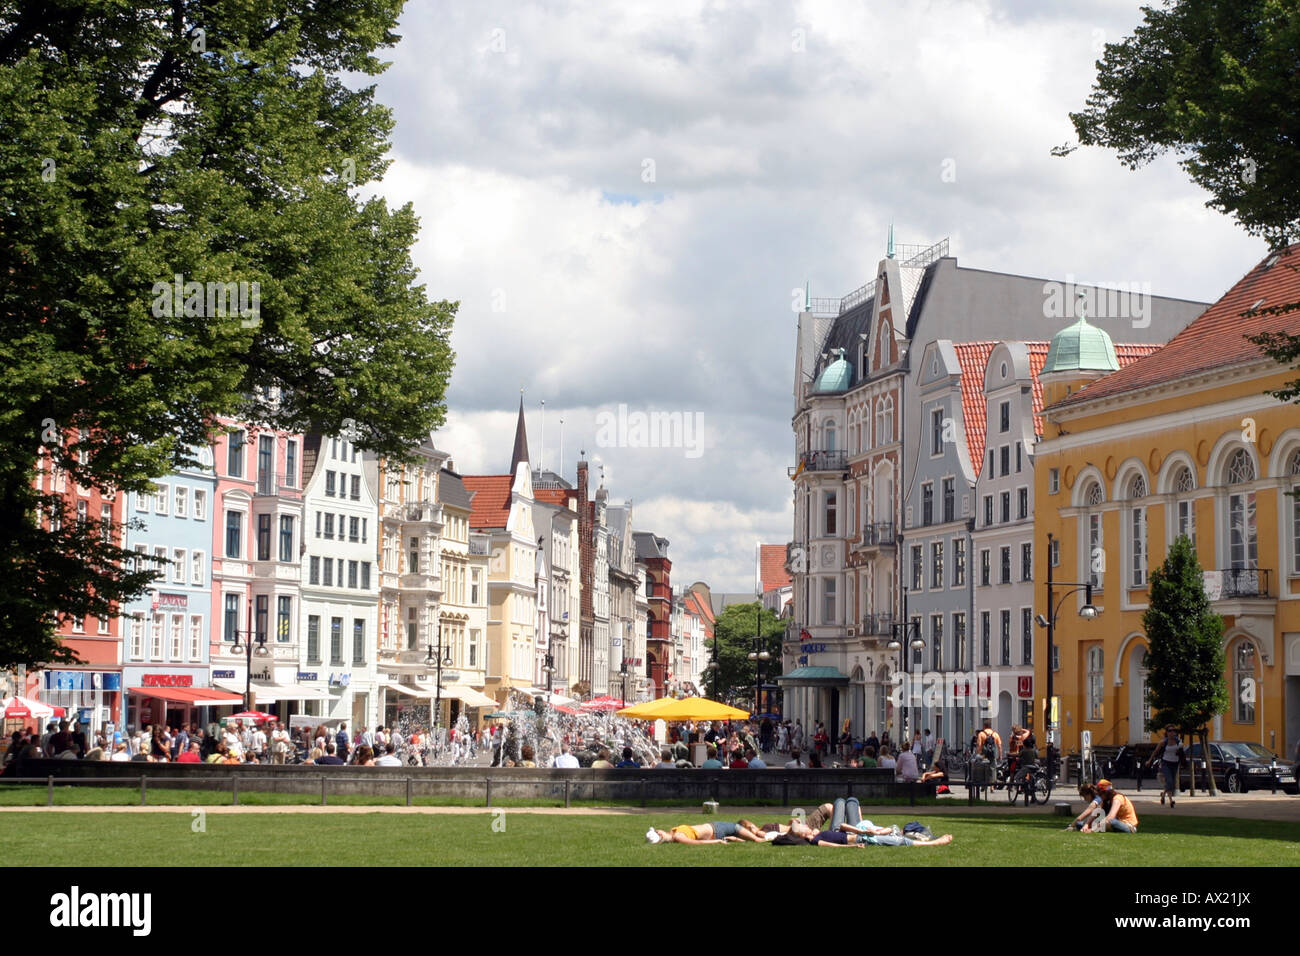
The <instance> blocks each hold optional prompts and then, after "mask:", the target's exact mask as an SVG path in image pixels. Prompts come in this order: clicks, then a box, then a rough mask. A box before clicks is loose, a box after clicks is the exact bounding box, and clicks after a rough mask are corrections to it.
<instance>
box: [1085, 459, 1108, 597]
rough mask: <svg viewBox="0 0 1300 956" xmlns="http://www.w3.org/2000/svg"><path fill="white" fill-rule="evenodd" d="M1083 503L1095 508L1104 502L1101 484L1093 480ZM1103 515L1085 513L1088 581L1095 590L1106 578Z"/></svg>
mask: <svg viewBox="0 0 1300 956" xmlns="http://www.w3.org/2000/svg"><path fill="white" fill-rule="evenodd" d="M1083 503H1084V504H1085V505H1086V506H1087V507H1089V508H1095V507H1098V506H1100V505H1101V503H1102V491H1101V484H1100V483H1099V482H1096V481H1094V482H1091V483H1090V484H1089V485H1088V487H1087V488H1086V489H1085V490H1084V495H1083ZM1101 517H1102V516H1101V515H1100V514H1098V513H1091V514H1087V515H1084V522H1085V526H1086V527H1087V529H1088V553H1087V555H1086V556H1085V559H1086V561H1087V566H1088V582H1089V583H1090V584H1091V585H1092V586H1093V589H1094V590H1100V588H1101V586H1102V583H1103V582H1104V580H1105V574H1104V569H1105V551H1104V548H1105V540H1104V538H1103V536H1102V524H1101Z"/></svg>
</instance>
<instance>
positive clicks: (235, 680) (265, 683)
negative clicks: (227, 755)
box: [212, 661, 330, 721]
mask: <svg viewBox="0 0 1300 956" xmlns="http://www.w3.org/2000/svg"><path fill="white" fill-rule="evenodd" d="M318 676H319V675H318V674H317V673H316V672H313V671H299V670H297V669H296V667H295V666H292V665H290V666H273V665H271V664H270V663H263V664H259V663H258V662H257V661H254V662H253V673H252V679H251V680H250V679H249V675H248V671H247V669H246V668H245V667H244V666H243V665H242V664H239V665H235V666H234V667H224V668H214V669H213V671H212V682H213V684H214V685H215V686H217V687H219V688H221V689H222V690H225V691H229V692H230V693H232V694H238V695H239V697H240V706H241V708H242V703H243V696H244V693H245V691H246V690H247V691H249V692H251V693H252V697H253V700H252V709H253V710H260V711H264V712H266V713H271V714H275V716H276V717H277V718H279V719H280V720H284V721H287V720H289V718H291V717H292V716H293V715H294V714H314V715H317V716H319V715H320V714H321V709H322V704H321V702H325V701H329V700H330V692H329V690H328V688H327V687H326V686H324V684H323V683H322V682H321V681H320V680H318ZM227 716H228V715H227Z"/></svg>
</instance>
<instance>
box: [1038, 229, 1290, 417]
mask: <svg viewBox="0 0 1300 956" xmlns="http://www.w3.org/2000/svg"><path fill="white" fill-rule="evenodd" d="M1273 255H1274V254H1273V253H1270V254H1269V255H1267V256H1265V257H1264V258H1263V259H1262V260H1261V261H1260V262H1259V264H1257V265H1256V266H1255V268H1253V269H1251V270H1250V271H1249V272H1247V273H1246V274H1245V275H1244V276H1242V278H1241V279H1239V280H1238V281H1237V284H1236V285H1234V286H1233V287H1232V288H1231V289H1229V290H1228V291H1227V292H1225V293H1224V294H1223V296H1222V297H1221V298H1220V299H1219V301H1217V302H1215V303H1214V304H1213V305H1212V306H1210V307H1209V308H1208V309H1206V310H1205V311H1204V312H1202V313H1201V315H1200V316H1199V317H1198V318H1197V319H1195V320H1194V321H1193V322H1192V324H1191V325H1189V326H1187V328H1185V329H1183V330H1182V331H1181V332H1179V333H1178V334H1177V335H1175V336H1174V337H1173V338H1172V339H1171V340H1170V341H1169V344H1168V345H1165V346H1164V347H1163V348H1160V349H1157V350H1155V351H1154V352H1152V353H1151V354H1150V355H1147V356H1145V357H1144V358H1142V359H1141V360H1139V361H1136V362H1134V363H1132V364H1131V365H1129V366H1128V367H1127V368H1121V369H1120V370H1119V371H1118V372H1112V373H1111V374H1110V375H1107V376H1106V377H1105V378H1102V379H1098V380H1097V381H1095V382H1093V383H1092V384H1090V385H1088V386H1086V387H1085V388H1082V389H1080V390H1079V391H1077V392H1075V393H1074V394H1073V395H1071V396H1069V397H1068V398H1065V399H1062V400H1061V401H1059V402H1057V403H1056V406H1055V407H1061V406H1066V405H1075V404H1078V403H1081V402H1087V401H1091V400H1092V399H1095V398H1103V397H1107V396H1110V395H1119V394H1122V393H1124V392H1131V391H1134V390H1136V389H1141V388H1148V387H1150V386H1153V385H1159V384H1162V383H1164V382H1172V381H1176V380H1178V379H1181V378H1189V377H1191V376H1193V375H1201V374H1204V373H1206V372H1209V371H1212V370H1213V369H1216V368H1225V367H1228V366H1232V365H1241V364H1243V363H1245V362H1250V361H1253V360H1256V359H1260V358H1263V356H1264V353H1263V352H1262V351H1260V349H1259V346H1257V345H1254V344H1252V343H1251V342H1249V341H1247V339H1246V336H1248V335H1259V334H1260V333H1261V332H1283V331H1286V332H1291V333H1295V332H1297V331H1300V312H1294V311H1293V312H1288V313H1285V314H1283V315H1272V314H1268V313H1264V312H1260V313H1251V312H1250V310H1252V309H1254V308H1260V309H1265V308H1269V307H1272V306H1279V305H1286V304H1288V303H1293V302H1300V243H1297V244H1295V245H1292V246H1289V247H1288V248H1287V249H1285V250H1284V251H1283V252H1282V253H1281V254H1280V257H1279V259H1278V261H1277V262H1276V263H1274V264H1273V265H1272V266H1267V265H1266V264H1267V263H1268V261H1269V260H1270V259H1271V258H1272V257H1273Z"/></svg>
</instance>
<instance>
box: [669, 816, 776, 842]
mask: <svg viewBox="0 0 1300 956" xmlns="http://www.w3.org/2000/svg"><path fill="white" fill-rule="evenodd" d="M645 838H646V840H647V841H648V842H650V843H651V844H655V843H741V842H743V841H746V840H748V841H749V842H751V843H762V842H763V837H762V835H761V834H759V833H757V832H755V831H754V830H751V829H750V828H749V827H747V826H743V825H742V824H739V823H726V822H722V821H720V822H718V823H696V824H686V823H683V824H682V825H681V826H676V827H673V828H672V829H671V830H659V829H657V828H655V827H651V828H650V829H649V830H647V831H646V835H645Z"/></svg>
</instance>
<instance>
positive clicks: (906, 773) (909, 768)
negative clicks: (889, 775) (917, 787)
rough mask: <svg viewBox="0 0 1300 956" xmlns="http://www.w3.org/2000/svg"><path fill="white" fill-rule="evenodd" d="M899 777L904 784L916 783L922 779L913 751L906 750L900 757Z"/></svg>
mask: <svg viewBox="0 0 1300 956" xmlns="http://www.w3.org/2000/svg"><path fill="white" fill-rule="evenodd" d="M898 776H899V778H900V779H901V780H902V781H903V783H914V782H915V781H916V780H918V779H919V778H920V776H921V769H920V767H919V765H918V764H917V762H916V754H915V753H914V752H913V751H911V750H904V751H903V752H902V753H901V754H899V755H898Z"/></svg>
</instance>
